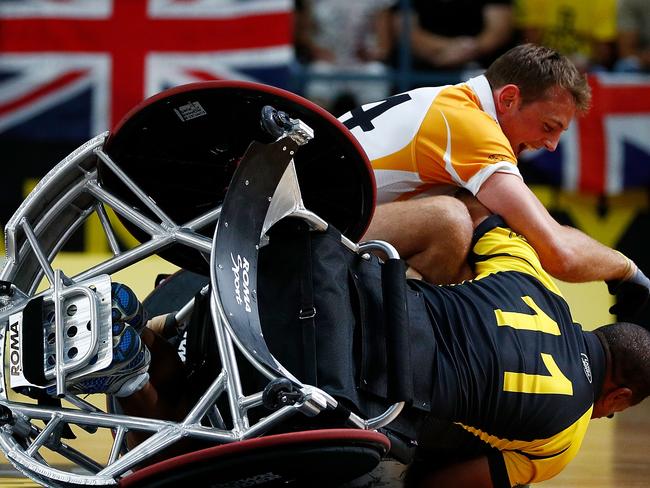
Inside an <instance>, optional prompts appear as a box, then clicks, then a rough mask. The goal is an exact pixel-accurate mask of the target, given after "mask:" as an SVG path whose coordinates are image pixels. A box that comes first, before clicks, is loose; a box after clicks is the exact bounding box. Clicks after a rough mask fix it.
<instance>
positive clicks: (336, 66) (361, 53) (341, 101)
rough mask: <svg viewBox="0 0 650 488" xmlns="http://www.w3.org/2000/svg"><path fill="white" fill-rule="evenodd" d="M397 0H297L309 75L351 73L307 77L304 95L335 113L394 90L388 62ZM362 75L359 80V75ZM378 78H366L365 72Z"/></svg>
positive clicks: (299, 39)
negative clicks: (391, 16) (330, 76)
mask: <svg viewBox="0 0 650 488" xmlns="http://www.w3.org/2000/svg"><path fill="white" fill-rule="evenodd" d="M395 2H396V0H298V1H297V2H296V34H295V39H296V51H297V55H298V60H299V61H301V62H302V63H304V64H305V65H306V67H307V74H308V75H309V74H313V75H327V76H329V75H335V74H341V75H343V76H350V78H351V79H343V80H332V79H329V78H323V79H320V80H319V79H318V78H317V77H316V78H315V79H313V80H308V81H307V83H306V86H305V92H304V95H305V96H306V97H307V98H309V99H311V100H312V101H314V102H316V103H318V104H319V105H321V106H323V107H325V108H327V109H328V110H330V111H331V112H332V113H334V114H335V115H340V114H342V113H345V112H347V111H348V110H350V109H351V108H353V107H356V106H358V105H362V104H364V103H368V102H372V101H375V100H380V99H383V98H386V97H387V96H388V95H389V94H390V93H389V90H390V86H391V84H390V81H389V80H388V78H387V77H384V78H382V76H385V75H386V74H387V70H388V68H387V66H386V65H385V64H384V61H385V60H386V58H387V56H388V54H389V52H390V49H391V44H392V42H391V41H392V32H391V22H390V7H391V6H392V5H393V4H394V3H395ZM355 75H359V78H360V79H354V76H355ZM367 75H371V76H377V77H378V78H379V79H362V77H363V76H367Z"/></svg>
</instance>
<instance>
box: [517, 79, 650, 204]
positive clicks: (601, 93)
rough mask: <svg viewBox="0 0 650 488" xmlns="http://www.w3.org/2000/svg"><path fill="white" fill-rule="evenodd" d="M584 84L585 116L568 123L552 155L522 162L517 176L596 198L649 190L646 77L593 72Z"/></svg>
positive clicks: (649, 111) (649, 82)
mask: <svg viewBox="0 0 650 488" xmlns="http://www.w3.org/2000/svg"><path fill="white" fill-rule="evenodd" d="M589 83H590V85H591V89H592V94H593V101H592V108H591V110H590V111H589V113H588V114H587V115H586V116H583V117H580V118H578V119H577V121H575V122H574V123H572V124H571V126H570V128H569V130H568V131H567V132H566V133H565V134H563V135H562V138H561V139H560V144H559V145H558V148H557V150H556V151H555V152H553V153H549V152H547V151H540V152H538V153H534V154H530V155H528V157H525V158H524V159H525V160H524V161H523V162H522V165H521V166H522V171H523V172H524V173H527V170H531V169H532V170H533V171H534V172H535V174H536V175H538V176H540V179H541V180H542V181H543V182H549V183H552V184H554V185H557V186H561V187H562V188H563V189H565V190H568V191H579V192H584V193H591V194H597V195H616V194H618V193H621V192H622V191H624V190H625V189H628V188H648V187H650V76H647V75H629V74H613V73H610V74H605V73H602V74H601V73H599V74H592V75H590V76H589ZM525 166H530V167H529V168H526V167H525Z"/></svg>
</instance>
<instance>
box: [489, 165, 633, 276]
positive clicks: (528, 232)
mask: <svg viewBox="0 0 650 488" xmlns="http://www.w3.org/2000/svg"><path fill="white" fill-rule="evenodd" d="M476 196H477V197H478V199H479V201H480V202H481V203H482V204H483V205H485V206H486V207H487V208H489V209H490V210H491V211H492V212H493V213H496V214H499V215H501V216H502V217H503V218H504V219H505V221H506V222H507V223H508V225H509V226H510V227H511V228H512V230H514V231H515V232H517V233H519V234H522V235H524V236H526V239H527V240H528V242H530V244H531V245H532V246H533V248H534V249H535V250H536V251H537V254H539V258H540V261H541V263H542V266H543V267H544V269H545V270H546V271H548V272H549V273H550V274H552V275H553V276H554V277H556V278H558V279H561V280H563V281H568V282H585V281H598V280H604V281H609V280H624V279H627V278H629V277H630V276H631V274H633V271H634V270H632V269H631V268H630V265H629V264H628V263H629V261H628V260H627V259H626V258H625V257H624V256H623V255H622V254H620V253H618V252H616V251H614V250H613V249H610V248H609V247H607V246H604V245H603V244H601V243H599V242H598V241H596V240H594V239H592V238H591V237H589V236H588V235H586V234H584V233H583V232H581V231H579V230H577V229H575V228H573V227H569V226H565V225H560V224H559V223H558V222H557V221H556V220H555V219H554V218H553V217H552V216H551V215H550V214H549V213H548V211H547V210H546V208H544V206H543V205H542V203H541V202H540V201H539V200H538V199H537V197H536V196H535V194H534V193H533V192H532V191H531V190H530V189H529V188H528V187H527V186H526V184H525V183H524V182H523V181H522V180H521V179H520V178H519V177H517V176H515V175H511V174H506V173H498V172H497V173H495V174H494V175H492V176H490V177H489V178H488V179H487V180H486V181H485V183H483V185H482V186H481V189H480V190H479V192H478V194H477V195H476Z"/></svg>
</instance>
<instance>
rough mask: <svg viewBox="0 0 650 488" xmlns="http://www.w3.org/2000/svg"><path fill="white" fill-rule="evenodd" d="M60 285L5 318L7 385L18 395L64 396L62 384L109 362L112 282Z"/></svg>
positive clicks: (104, 278) (100, 279)
mask: <svg viewBox="0 0 650 488" xmlns="http://www.w3.org/2000/svg"><path fill="white" fill-rule="evenodd" d="M58 285H59V286H55V287H54V288H53V289H51V290H50V291H48V292H47V293H44V294H42V295H40V296H37V297H35V298H32V299H30V300H28V301H27V302H26V304H25V306H24V308H22V309H21V310H19V311H17V312H15V313H13V314H11V315H10V316H9V328H8V332H7V335H6V339H5V341H6V342H7V343H8V348H9V349H8V350H9V383H10V386H11V388H12V389H14V390H16V391H21V390H24V389H25V388H26V387H37V388H47V389H51V388H53V387H54V388H55V389H56V395H57V396H63V395H65V384H66V383H70V381H71V380H74V379H76V378H79V377H82V376H85V375H87V374H89V373H93V372H95V371H99V370H101V369H103V368H106V367H107V366H108V365H109V364H110V363H111V361H112V359H113V350H112V330H111V280H110V278H109V277H108V276H107V275H101V276H98V277H95V278H92V279H89V280H86V281H83V282H79V283H77V284H74V285H71V286H65V285H64V284H63V280H61V281H60V282H59V283H58Z"/></svg>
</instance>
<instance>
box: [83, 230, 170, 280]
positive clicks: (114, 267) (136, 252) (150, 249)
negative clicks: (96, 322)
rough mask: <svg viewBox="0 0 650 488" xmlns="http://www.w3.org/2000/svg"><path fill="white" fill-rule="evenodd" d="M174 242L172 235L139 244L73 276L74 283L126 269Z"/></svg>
mask: <svg viewBox="0 0 650 488" xmlns="http://www.w3.org/2000/svg"><path fill="white" fill-rule="evenodd" d="M173 242H174V236H173V235H164V236H160V237H154V238H152V239H151V240H150V241H147V242H145V243H144V244H140V245H139V246H137V247H134V248H133V249H129V250H128V251H125V252H123V253H122V254H120V255H119V256H115V257H113V258H111V259H108V260H106V261H104V262H103V263H101V264H98V265H97V266H94V267H92V268H89V269H87V270H86V271H84V272H83V273H79V274H78V275H76V276H74V278H73V279H74V280H75V281H83V280H86V279H88V278H93V277H95V276H97V275H100V274H111V273H114V272H115V271H119V270H121V269H124V268H126V267H127V266H129V265H131V264H133V263H135V262H137V261H140V260H142V259H144V258H147V257H149V256H151V255H152V254H155V253H156V252H157V251H160V250H161V249H163V248H164V247H167V246H169V245H170V244H172V243H173Z"/></svg>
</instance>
